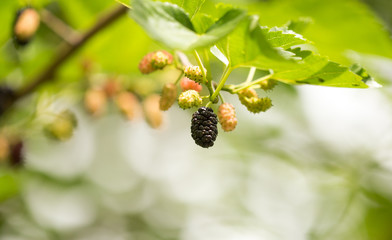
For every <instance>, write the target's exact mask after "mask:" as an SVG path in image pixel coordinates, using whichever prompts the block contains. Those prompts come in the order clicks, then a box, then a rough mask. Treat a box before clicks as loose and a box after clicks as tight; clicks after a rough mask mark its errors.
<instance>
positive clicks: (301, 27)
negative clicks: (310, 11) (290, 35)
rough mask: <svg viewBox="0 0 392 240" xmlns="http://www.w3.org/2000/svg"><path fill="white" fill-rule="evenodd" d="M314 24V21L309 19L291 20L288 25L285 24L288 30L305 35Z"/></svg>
mask: <svg viewBox="0 0 392 240" xmlns="http://www.w3.org/2000/svg"><path fill="white" fill-rule="evenodd" d="M312 23H313V20H312V19H311V18H309V17H301V18H298V19H297V20H290V21H289V22H288V23H286V24H285V27H287V29H289V30H292V31H294V32H296V33H303V32H304V31H305V30H306V28H308V27H309V25H310V24H312Z"/></svg>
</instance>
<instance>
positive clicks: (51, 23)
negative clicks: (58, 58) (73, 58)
mask: <svg viewBox="0 0 392 240" xmlns="http://www.w3.org/2000/svg"><path fill="white" fill-rule="evenodd" d="M40 12H41V20H42V22H43V23H44V24H45V25H46V26H48V28H50V30H52V31H53V32H54V33H55V34H57V35H58V36H59V37H61V38H62V39H63V40H64V41H66V42H67V43H68V44H70V45H75V44H76V43H77V41H78V39H80V38H81V36H80V33H78V32H77V31H75V30H74V29H72V28H71V27H70V26H68V25H67V24H66V23H64V22H63V21H61V20H60V19H59V18H58V17H56V16H55V15H53V13H51V12H50V11H48V10H46V9H45V8H43V9H42V10H41V11H40Z"/></svg>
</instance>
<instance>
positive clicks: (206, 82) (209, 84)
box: [193, 50, 214, 96]
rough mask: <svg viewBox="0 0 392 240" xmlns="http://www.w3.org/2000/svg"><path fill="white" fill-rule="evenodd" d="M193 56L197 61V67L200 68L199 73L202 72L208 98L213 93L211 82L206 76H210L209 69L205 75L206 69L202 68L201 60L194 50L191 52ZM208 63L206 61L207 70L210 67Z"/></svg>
mask: <svg viewBox="0 0 392 240" xmlns="http://www.w3.org/2000/svg"><path fill="white" fill-rule="evenodd" d="M193 55H194V56H195V58H196V61H197V64H198V65H199V67H200V68H201V72H202V74H203V82H204V83H205V84H206V86H207V88H208V91H209V92H210V96H211V95H212V94H213V93H214V88H213V86H212V81H211V79H210V78H209V79H207V74H211V73H210V72H211V71H210V70H209V69H207V73H206V69H205V68H204V66H203V62H202V61H201V58H200V56H199V54H198V53H197V51H196V50H194V51H193ZM206 58H207V59H208V57H206ZM209 65H210V63H209V60H208V61H207V67H208V68H209V67H210V66H209Z"/></svg>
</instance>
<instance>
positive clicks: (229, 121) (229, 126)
mask: <svg viewBox="0 0 392 240" xmlns="http://www.w3.org/2000/svg"><path fill="white" fill-rule="evenodd" d="M218 119H219V122H220V124H221V126H222V129H223V130H224V131H225V132H230V131H233V130H234V129H235V127H236V126H237V118H236V115H235V109H234V106H233V105H231V104H230V103H223V104H221V105H220V106H219V109H218Z"/></svg>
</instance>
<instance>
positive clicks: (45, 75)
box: [15, 5, 128, 101]
mask: <svg viewBox="0 0 392 240" xmlns="http://www.w3.org/2000/svg"><path fill="white" fill-rule="evenodd" d="M127 11H128V8H127V7H125V6H123V5H120V6H118V7H116V8H115V9H113V10H111V11H110V12H108V13H107V14H105V15H103V16H102V17H101V18H100V19H98V21H97V22H96V24H95V25H94V26H92V27H91V28H90V29H89V30H88V31H87V32H85V33H84V34H83V35H81V37H80V38H79V39H78V40H77V41H75V43H74V44H73V45H72V46H69V45H68V44H66V43H64V44H62V45H61V46H60V47H59V49H58V51H57V54H56V55H55V58H54V59H53V61H51V63H50V64H49V65H48V66H47V67H46V68H45V69H44V70H43V71H42V72H41V73H40V74H39V75H38V76H36V77H35V78H33V79H32V80H31V81H29V83H28V84H27V85H26V86H25V87H23V88H22V89H20V90H19V91H18V92H17V93H16V97H15V101H17V100H19V99H20V98H23V97H25V96H26V95H28V94H30V93H32V92H33V91H34V90H35V89H36V88H37V87H39V86H40V85H42V84H43V83H45V82H48V81H51V80H54V78H53V77H54V75H55V73H56V72H57V70H58V68H59V67H60V66H61V65H62V64H63V63H64V62H66V60H68V59H69V57H71V56H72V55H73V54H74V53H75V52H76V51H77V50H79V49H80V48H81V47H82V46H83V45H84V44H85V43H86V42H87V41H88V40H90V39H91V38H92V37H93V36H94V35H95V34H97V33H98V32H99V31H101V30H102V29H104V28H105V27H107V26H108V25H110V24H111V23H113V22H114V21H115V20H117V19H118V18H119V17H121V16H123V15H125V13H126V12H127Z"/></svg>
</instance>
